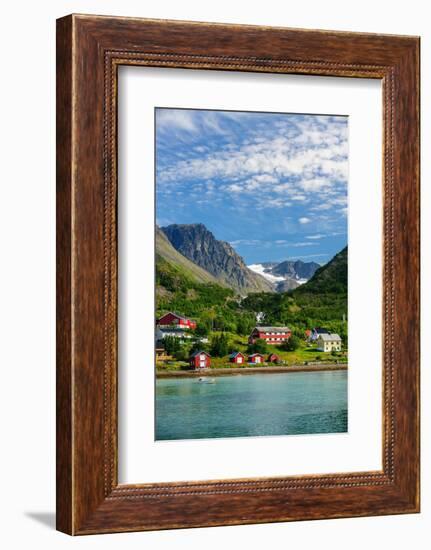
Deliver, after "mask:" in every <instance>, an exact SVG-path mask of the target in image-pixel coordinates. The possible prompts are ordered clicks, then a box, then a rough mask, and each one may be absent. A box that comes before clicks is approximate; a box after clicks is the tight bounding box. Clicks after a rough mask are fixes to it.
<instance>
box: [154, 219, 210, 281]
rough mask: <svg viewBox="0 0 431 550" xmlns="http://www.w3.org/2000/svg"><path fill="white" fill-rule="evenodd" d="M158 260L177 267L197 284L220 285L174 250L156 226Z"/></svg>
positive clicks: (203, 270)
mask: <svg viewBox="0 0 431 550" xmlns="http://www.w3.org/2000/svg"><path fill="white" fill-rule="evenodd" d="M160 258H162V259H163V260H165V261H166V262H169V263H171V264H174V265H176V266H179V267H180V268H181V269H182V271H183V273H184V274H185V275H187V276H188V277H189V278H191V279H193V280H194V281H196V282H198V283H204V284H206V283H218V284H219V283H220V282H219V281H218V280H217V279H216V278H215V277H214V276H213V275H211V273H208V271H205V269H202V268H201V267H199V266H198V265H196V264H194V263H193V262H191V261H190V260H188V259H187V258H186V257H185V256H183V255H182V254H180V253H179V252H178V251H177V250H175V248H174V247H173V246H172V245H171V243H170V242H169V239H168V238H167V237H166V235H165V234H164V233H163V231H161V229H160V228H159V227H157V226H156V259H157V261H158V262H159V261H160Z"/></svg>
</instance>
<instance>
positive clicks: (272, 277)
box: [247, 264, 305, 283]
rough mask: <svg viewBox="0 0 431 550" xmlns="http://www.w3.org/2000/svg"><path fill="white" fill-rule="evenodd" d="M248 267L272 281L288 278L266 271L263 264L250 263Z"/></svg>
mask: <svg viewBox="0 0 431 550" xmlns="http://www.w3.org/2000/svg"><path fill="white" fill-rule="evenodd" d="M247 267H248V268H249V269H251V270H252V271H254V272H255V273H258V274H259V275H262V277H265V279H266V280H267V281H269V282H271V283H278V282H279V281H284V280H285V279H286V277H281V276H278V275H272V274H271V273H267V272H266V271H265V269H267V268H266V267H265V266H264V265H262V264H251V265H248V266H247ZM304 282H305V281H304Z"/></svg>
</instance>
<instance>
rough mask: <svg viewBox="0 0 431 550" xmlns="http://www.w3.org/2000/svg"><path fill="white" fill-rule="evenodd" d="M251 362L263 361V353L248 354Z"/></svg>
mask: <svg viewBox="0 0 431 550" xmlns="http://www.w3.org/2000/svg"><path fill="white" fill-rule="evenodd" d="M248 362H249V363H254V364H257V363H263V355H262V354H261V353H252V354H251V355H249V356H248Z"/></svg>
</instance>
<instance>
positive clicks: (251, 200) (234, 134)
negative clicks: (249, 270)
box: [156, 108, 348, 264]
mask: <svg viewBox="0 0 431 550" xmlns="http://www.w3.org/2000/svg"><path fill="white" fill-rule="evenodd" d="M347 179H348V119H347V117H344V116H326V115H325V116H323V115H303V114H274V113H252V112H242V111H235V112H234V111H205V110H193V109H166V108H157V109H156V218H157V224H158V225H160V226H164V225H169V224H171V223H185V224H188V223H203V224H205V225H206V227H207V228H208V229H209V230H210V231H212V233H213V234H214V236H215V237H216V238H217V239H221V240H224V241H227V242H229V243H230V244H231V245H232V246H233V247H234V248H235V250H236V251H237V252H238V253H239V254H240V255H241V256H242V257H243V258H244V260H245V261H246V263H247V264H252V263H260V262H265V261H283V260H286V259H302V260H304V261H316V262H318V263H321V264H323V263H325V262H327V261H329V260H330V259H331V258H332V257H333V256H334V254H336V253H337V252H339V251H340V250H341V249H342V248H343V247H344V246H345V245H346V243H347Z"/></svg>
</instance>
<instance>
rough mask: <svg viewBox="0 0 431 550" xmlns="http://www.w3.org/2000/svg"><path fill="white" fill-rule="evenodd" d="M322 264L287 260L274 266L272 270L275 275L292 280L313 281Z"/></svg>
mask: <svg viewBox="0 0 431 550" xmlns="http://www.w3.org/2000/svg"><path fill="white" fill-rule="evenodd" d="M319 267H320V264H317V263H316V262H303V261H302V260H296V261H293V260H286V261H285V262H281V263H279V264H277V265H276V266H274V267H273V268H272V269H271V273H272V274H273V275H282V276H285V277H290V278H292V279H297V280H301V279H307V280H308V279H311V277H313V275H314V274H315V272H316V270H317V269H319Z"/></svg>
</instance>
